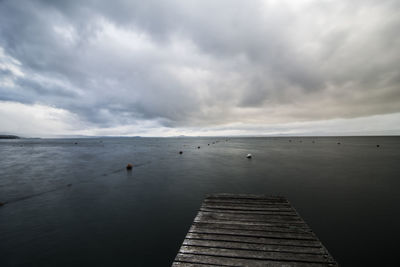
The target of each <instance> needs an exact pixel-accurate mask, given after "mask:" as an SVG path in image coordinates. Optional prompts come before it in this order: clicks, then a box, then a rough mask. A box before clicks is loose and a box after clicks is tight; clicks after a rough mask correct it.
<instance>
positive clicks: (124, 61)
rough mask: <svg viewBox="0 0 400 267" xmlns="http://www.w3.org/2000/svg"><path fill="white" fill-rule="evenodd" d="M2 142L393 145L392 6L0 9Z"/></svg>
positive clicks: (55, 4) (399, 47)
mask: <svg viewBox="0 0 400 267" xmlns="http://www.w3.org/2000/svg"><path fill="white" fill-rule="evenodd" d="M0 133H8V134H19V135H22V136H57V135H142V136H171V135H181V134H183V135H277V134H292V135H298V134H300V135H303V134H306V135H307V134H310V135H314V134H316V135H320V134H321V135H332V134H343V135H347V134H400V1H398V0H394V1H384V0H376V1H357V0H355V1H323V0H317V1H298V0H296V1H295V0H293V1H255V0H252V1H235V0H227V1H221V0H212V1H205V0H202V1H190V0H179V1H149V0H146V1H128V0H125V1H115V0H113V1H109V0H103V1H64V0H60V1H54V0H52V1H50V0H49V1H34V0H29V1H23V0H19V1H14V0H10V1H7V0H3V1H0Z"/></svg>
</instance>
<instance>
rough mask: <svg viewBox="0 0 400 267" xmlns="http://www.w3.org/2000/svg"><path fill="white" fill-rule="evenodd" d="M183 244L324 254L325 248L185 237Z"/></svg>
mask: <svg viewBox="0 0 400 267" xmlns="http://www.w3.org/2000/svg"><path fill="white" fill-rule="evenodd" d="M183 245H186V246H203V247H213V248H227V249H229V248H232V249H245V250H254V251H270V252H292V253H306V254H310V255H313V254H317V255H325V250H324V249H323V248H322V247H298V246H285V245H275V244H255V243H241V242H230V241H214V240H207V239H190V238H188V239H185V240H184V241H183Z"/></svg>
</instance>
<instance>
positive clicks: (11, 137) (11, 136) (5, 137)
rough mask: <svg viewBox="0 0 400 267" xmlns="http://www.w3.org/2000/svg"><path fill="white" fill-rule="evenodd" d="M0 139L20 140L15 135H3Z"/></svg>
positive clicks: (0, 135)
mask: <svg viewBox="0 0 400 267" xmlns="http://www.w3.org/2000/svg"><path fill="white" fill-rule="evenodd" d="M0 139H20V137H19V136H16V135H3V134H0Z"/></svg>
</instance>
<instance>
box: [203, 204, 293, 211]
mask: <svg viewBox="0 0 400 267" xmlns="http://www.w3.org/2000/svg"><path fill="white" fill-rule="evenodd" d="M201 207H202V208H205V209H221V210H247V211H253V210H254V211H287V212H290V211H294V210H293V209H292V208H291V207H290V206H282V207H277V206H270V207H269V206H266V205H261V206H259V207H251V206H238V205H225V204H218V203H212V204H207V203H204V204H203V205H202V206H201Z"/></svg>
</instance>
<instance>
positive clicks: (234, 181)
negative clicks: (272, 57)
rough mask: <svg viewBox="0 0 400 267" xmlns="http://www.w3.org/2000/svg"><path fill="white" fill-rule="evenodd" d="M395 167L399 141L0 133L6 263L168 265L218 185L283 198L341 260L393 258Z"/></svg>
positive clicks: (0, 229) (0, 250)
mask: <svg viewBox="0 0 400 267" xmlns="http://www.w3.org/2000/svg"><path fill="white" fill-rule="evenodd" d="M217 140H218V141H219V142H217V143H215V144H213V142H215V141H217ZM338 142H340V144H338ZM208 144H210V146H208ZM377 144H379V145H380V146H379V147H377ZM197 146H201V148H200V149H197ZM180 150H182V151H183V154H182V155H179V153H178V152H179V151H180ZM247 153H252V154H253V156H254V157H253V159H251V160H248V159H246V158H245V155H246V154H247ZM127 163H133V164H134V168H133V170H132V172H127V171H126V170H125V166H126V164H127ZM399 166H400V138H399V137H307V138H306V137H301V138H300V137H297V138H293V137H290V138H229V140H228V141H226V139H225V138H90V139H20V140H1V141H0V201H1V202H7V203H6V204H5V205H4V206H1V207H0V266H88V265H95V266H127V265H130V266H169V265H170V264H171V262H172V261H173V259H174V257H175V255H176V253H177V251H178V249H179V247H180V245H181V242H182V240H183V239H184V237H185V235H186V232H187V230H188V229H189V227H190V225H191V222H192V220H193V218H194V216H195V215H196V213H197V211H198V209H199V206H200V204H201V202H202V200H203V198H204V196H205V195H206V194H209V193H217V192H226V193H253V194H271V195H283V196H286V197H287V198H288V199H289V201H290V202H291V203H292V205H293V206H294V207H295V208H296V209H297V211H298V212H299V213H300V215H301V216H302V217H303V218H304V219H305V221H306V222H307V223H308V224H309V225H310V226H311V227H312V228H313V230H314V231H315V232H316V234H317V235H318V237H319V238H320V239H321V241H322V242H323V243H324V245H325V246H326V247H327V248H328V250H329V251H330V252H331V254H332V255H333V256H334V258H335V259H336V260H337V261H338V262H339V263H340V264H341V266H355V265H357V266H362V265H363V266H365V265H370V266H374V265H376V266H377V265H380V266H390V265H396V264H397V257H396V252H397V247H398V245H397V240H398V238H399V237H400V230H399V228H398V225H400V215H399V212H398V210H399V208H398V205H399V204H400V194H399V193H398V189H399V185H400V182H399V180H400V167H399Z"/></svg>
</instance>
